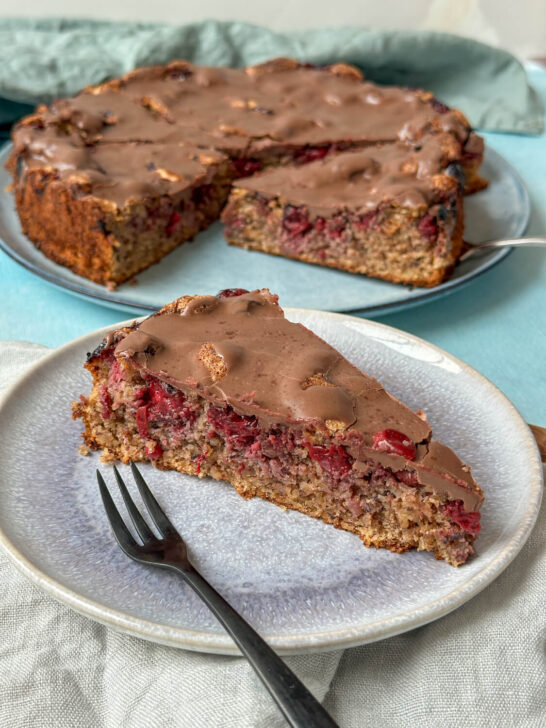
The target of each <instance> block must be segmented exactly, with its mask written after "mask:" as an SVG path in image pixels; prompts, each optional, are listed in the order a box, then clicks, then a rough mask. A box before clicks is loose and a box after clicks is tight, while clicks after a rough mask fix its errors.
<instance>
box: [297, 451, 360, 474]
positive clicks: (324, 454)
mask: <svg viewBox="0 0 546 728" xmlns="http://www.w3.org/2000/svg"><path fill="white" fill-rule="evenodd" d="M304 445H305V447H306V448H307V450H308V451H309V455H310V456H311V458H312V459H313V460H315V461H316V462H317V463H318V464H319V465H320V467H321V468H322V469H323V470H326V472H327V473H329V474H330V475H331V476H332V477H333V478H336V480H341V479H342V478H344V477H345V476H346V475H348V474H349V472H350V471H351V468H352V460H351V457H350V455H349V454H348V453H347V450H345V448H344V447H343V445H330V447H324V446H322V445H311V443H310V442H305V443H304Z"/></svg>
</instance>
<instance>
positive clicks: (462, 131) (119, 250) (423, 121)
mask: <svg viewBox="0 0 546 728" xmlns="http://www.w3.org/2000/svg"><path fill="white" fill-rule="evenodd" d="M12 137H13V145H14V147H13V154H12V155H11V158H10V160H9V162H8V169H9V170H10V171H11V173H12V175H13V188H14V192H15V200H16V205H17V211H18V214H19V217H20V220H21V224H22V227H23V230H24V232H25V233H26V235H27V236H28V237H29V238H30V239H31V240H32V241H33V242H34V243H35V244H36V245H37V246H38V247H39V248H40V249H41V250H42V251H43V252H44V254H45V255H47V256H49V257H50V258H52V259H53V260H55V261H56V262H57V263H60V264H62V265H65V266H68V267H69V268H71V269H72V270H73V271H74V272H75V273H77V274H79V275H82V276H85V277H87V278H90V279H91V280H94V281H96V282H98V283H102V284H106V285H110V286H112V285H117V284H119V283H122V282H123V281H126V280H128V279H129V278H131V277H132V276H134V275H135V274H136V273H138V272H139V271H141V270H143V269H145V268H146V267H148V266H149V265H150V264H151V263H153V262H155V261H157V260H159V259H160V258H161V257H162V256H163V255H165V254H166V253H167V252H169V251H170V250H172V249H173V248H174V247H176V246H177V245H180V244H181V243H183V242H184V241H186V240H189V239H191V238H192V237H193V236H194V235H195V233H196V232H198V231H199V230H202V229H204V228H205V227H206V226H207V225H209V224H210V222H211V221H212V220H214V219H217V218H218V216H219V214H220V210H221V208H222V206H223V205H224V203H225V200H226V194H227V191H228V190H229V187H230V183H231V181H232V180H233V179H235V178H237V177H246V176H248V175H252V174H254V173H256V172H259V171H261V170H264V169H267V168H270V167H279V166H287V167H290V168H297V167H299V166H301V165H304V164H307V163H309V162H313V161H316V160H320V159H324V158H329V157H330V156H332V155H338V154H340V153H341V152H344V151H347V150H359V149H362V148H364V147H370V146H377V145H393V144H398V145H400V144H404V145H405V146H406V147H407V149H408V155H409V156H410V157H412V156H413V154H414V152H415V150H416V149H417V150H418V149H419V147H421V146H422V145H425V146H426V145H427V144H428V140H430V139H432V138H438V139H441V141H440V143H441V145H442V162H443V164H444V168H443V169H442V170H441V171H442V172H444V171H447V172H448V173H449V174H451V175H452V176H453V177H454V178H455V179H457V180H458V181H459V183H460V184H462V185H463V186H464V189H465V191H467V192H469V191H473V190H475V189H477V188H479V187H480V186H481V184H482V181H481V180H480V178H479V176H478V173H477V171H478V168H479V165H480V163H481V160H482V156H483V142H482V140H481V138H480V137H478V136H477V135H476V134H475V133H474V132H473V131H472V130H471V128H470V126H469V124H468V121H467V120H466V119H465V117H464V116H463V114H461V112H459V111H457V110H453V109H449V108H448V107H447V106H445V105H443V104H441V103H440V102H438V101H437V100H436V99H435V98H434V96H433V95H432V94H430V93H428V92H425V91H421V90H415V89H407V88H399V87H380V86H377V85H375V84H373V83H370V82H368V81H366V80H364V79H363V78H362V75H361V73H360V72H359V71H358V70H357V69H356V68H354V67H352V66H349V65H346V64H342V63H340V64H334V65H331V66H327V67H323V68H316V67H311V66H309V65H307V64H302V63H299V62H298V61H294V60H291V59H276V60H274V61H269V62H267V63H264V64H261V65H258V66H251V67H248V68H246V69H233V68H208V67H199V66H195V65H193V64H191V63H187V62H185V61H175V62H173V63H170V64H169V65H167V66H155V67H151V68H144V69H139V70H136V71H133V72H132V73H129V74H127V75H126V76H124V77H123V78H121V79H117V80H114V81H110V82H108V83H105V84H102V85H100V86H94V87H90V88H87V89H85V90H84V91H83V92H82V93H80V94H78V95H77V96H75V97H74V98H71V99H61V100H59V101H56V102H54V103H52V104H51V105H50V106H49V107H46V106H42V107H39V108H38V109H37V111H36V113H35V114H33V115H31V116H28V117H26V118H24V119H23V120H22V121H20V122H19V123H18V124H17V125H16V127H15V128H14V131H13V134H12ZM196 149H198V150H202V151H200V152H196ZM423 174H425V172H424V170H423ZM278 193H279V195H282V189H280V190H278ZM384 244H385V246H388V245H389V238H388V237H385V239H384ZM453 249H454V250H456V249H457V244H456V242H455V243H454V245H453ZM446 270H448V269H447V268H446ZM390 277H391V279H393V280H395V279H396V278H395V277H394V276H392V275H391V276H390ZM415 282H416V283H418V281H417V280H416V281H415Z"/></svg>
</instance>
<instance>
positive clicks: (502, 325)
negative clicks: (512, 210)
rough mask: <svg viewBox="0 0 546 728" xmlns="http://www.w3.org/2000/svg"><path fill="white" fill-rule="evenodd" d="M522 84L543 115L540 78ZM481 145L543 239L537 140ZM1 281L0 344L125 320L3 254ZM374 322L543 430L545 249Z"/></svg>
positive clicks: (544, 202) (504, 139) (56, 341)
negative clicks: (521, 184)
mask: <svg viewBox="0 0 546 728" xmlns="http://www.w3.org/2000/svg"><path fill="white" fill-rule="evenodd" d="M529 76H530V80H531V83H532V85H533V86H534V87H535V89H536V90H537V92H538V93H539V94H540V96H541V98H542V100H543V103H544V106H545V107H546V71H538V70H537V71H531V72H530V73H529ZM484 136H485V138H486V142H487V144H489V145H491V147H493V148H494V149H496V150H497V151H498V152H499V153H500V154H502V155H503V156H504V157H505V158H506V159H507V160H509V161H510V162H511V163H512V164H513V165H514V166H515V167H516V169H518V170H519V172H520V174H521V176H522V177H523V179H524V180H525V183H526V185H527V188H528V190H529V193H530V196H531V202H532V215H531V221H530V225H529V228H528V233H529V234H532V233H536V234H539V233H542V234H544V233H546V135H545V134H543V135H542V136H519V135H513V134H491V133H489V134H484ZM0 281H1V294H0V295H1V302H2V306H1V310H2V312H3V315H2V318H1V320H0V339H20V340H26V341H32V342H36V343H40V344H45V345H46V346H51V347H54V346H59V345H60V344H63V343H65V342H67V341H70V340H71V339H74V338H76V337H78V336H82V335H83V334H85V333H87V332H89V331H93V330H94V329H97V328H100V327H102V326H108V325H110V324H115V323H117V322H118V321H120V320H125V319H127V318H129V317H130V316H128V315H127V314H126V313H124V312H122V311H116V310H114V309H109V308H105V307H103V306H99V305H97V304H95V303H92V302H88V301H86V300H83V299H79V298H76V297H75V296H72V295H70V294H68V293H65V292H64V291H62V290H61V289H57V288H55V287H53V286H52V285H50V284H48V283H46V282H45V281H43V280H42V279H41V278H38V277H36V276H34V275H33V274H31V273H30V272H28V271H26V270H25V269H24V268H22V267H20V266H19V265H18V264H17V263H15V262H14V261H12V260H11V259H10V258H8V256H7V255H5V254H4V253H0ZM195 292H198V291H197V290H196V291H195ZM181 293H185V292H181ZM281 303H282V302H281ZM381 321H382V322H383V323H386V324H389V325H390V326H394V327H396V328H400V329H403V330H405V331H408V332H410V333H412V334H415V335H417V336H420V337H421V338H423V339H426V340H427V341H430V342H432V343H434V344H436V345H437V346H440V347H441V348H443V349H445V350H446V351H449V352H450V353H452V354H454V355H455V356H457V357H459V358H461V359H463V360H464V361H466V362H468V364H470V365H471V366H473V367H474V368H476V369H477V370H478V371H480V372H481V373H482V374H484V375H485V376H486V377H488V378H489V379H490V380H491V381H492V382H493V383H494V384H496V385H497V386H498V387H499V388H500V389H501V390H502V391H503V392H504V393H505V394H506V395H507V396H508V397H509V398H510V399H511V400H512V402H513V403H514V404H515V406H516V407H517V408H518V409H519V411H520V412H521V414H522V415H523V417H525V418H526V420H527V421H528V422H533V423H535V424H538V425H546V364H545V362H546V249H544V248H526V249H520V250H515V251H514V252H513V253H512V254H511V255H510V256H508V257H507V258H506V259H505V260H504V261H503V262H502V263H500V264H499V265H498V266H497V267H495V268H494V269H493V270H491V271H489V272H488V273H486V274H485V275H483V276H481V277H479V278H477V279H476V280H475V281H474V282H472V283H471V284H470V285H468V286H466V287H465V288H463V289H462V290H460V291H458V292H456V293H453V294H451V295H449V296H445V297H443V298H439V299H438V300H436V301H432V302H430V303H426V304H423V305H421V306H418V307H415V308H411V309H407V310H405V311H402V312H398V313H393V314H390V315H386V316H382V317H381Z"/></svg>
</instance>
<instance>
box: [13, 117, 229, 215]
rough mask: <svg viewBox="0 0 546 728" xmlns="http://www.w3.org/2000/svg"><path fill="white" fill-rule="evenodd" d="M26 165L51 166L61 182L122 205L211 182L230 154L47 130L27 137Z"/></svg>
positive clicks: (174, 145) (28, 166)
mask: <svg viewBox="0 0 546 728" xmlns="http://www.w3.org/2000/svg"><path fill="white" fill-rule="evenodd" d="M28 149H29V151H30V156H29V157H28V158H27V160H26V166H27V168H30V169H32V168H33V167H40V168H43V167H52V168H54V169H55V170H56V172H57V177H58V178H59V179H61V180H64V179H66V180H69V181H71V182H73V183H74V184H77V185H78V186H79V187H80V188H81V194H82V195H83V194H93V195H96V196H98V197H101V198H102V199H106V200H110V201H111V202H113V203H115V204H116V205H117V206H119V207H122V206H123V205H125V203H126V202H128V201H129V200H130V199H131V198H134V199H141V198H142V197H153V196H158V195H163V194H169V195H176V194H179V193H181V192H183V191H185V190H189V189H193V188H194V187H195V186H196V185H201V184H206V183H209V182H212V178H213V175H214V170H215V168H216V166H217V165H218V164H219V163H221V162H226V160H227V158H226V157H225V155H223V154H221V153H220V152H217V151H215V150H212V149H208V150H205V149H200V148H197V147H190V146H180V145H178V144H167V143H163V144H151V143H150V144H138V143H127V144H117V143H112V144H102V145H96V146H94V145H86V144H84V143H82V142H81V141H79V140H78V139H75V138H73V137H63V136H59V135H58V134H57V133H56V132H55V131H54V130H53V129H49V128H48V129H45V130H44V131H43V133H41V134H39V135H35V136H34V137H33V138H32V140H31V141H29V145H28Z"/></svg>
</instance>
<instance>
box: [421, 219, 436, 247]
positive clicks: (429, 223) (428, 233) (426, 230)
mask: <svg viewBox="0 0 546 728" xmlns="http://www.w3.org/2000/svg"><path fill="white" fill-rule="evenodd" d="M419 232H420V233H421V235H422V236H423V237H424V238H425V240H428V241H429V242H430V243H432V242H434V241H435V240H436V238H437V237H438V223H437V222H436V218H434V217H432V215H425V216H424V217H422V218H421V220H420V221H419Z"/></svg>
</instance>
